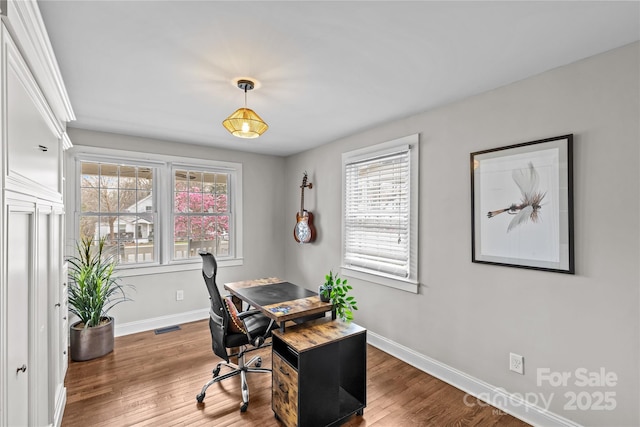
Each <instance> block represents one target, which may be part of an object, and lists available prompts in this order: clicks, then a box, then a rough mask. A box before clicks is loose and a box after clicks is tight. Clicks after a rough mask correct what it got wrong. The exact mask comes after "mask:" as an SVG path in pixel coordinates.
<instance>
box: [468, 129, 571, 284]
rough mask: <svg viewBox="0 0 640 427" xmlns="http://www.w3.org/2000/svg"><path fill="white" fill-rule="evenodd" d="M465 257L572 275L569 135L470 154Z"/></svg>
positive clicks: (501, 264) (489, 262) (474, 260)
mask: <svg viewBox="0 0 640 427" xmlns="http://www.w3.org/2000/svg"><path fill="white" fill-rule="evenodd" d="M470 171H471V261H472V262H474V263H482V264H493V265H500V266H506V267H517V268H527V269H534V270H543V271H551V272H557V273H566V274H575V262H574V242H573V237H574V235H573V233H574V232H573V134H568V135H562V136H556V137H553V138H547V139H540V140H537V141H530V142H525V143H521V144H514V145H509V146H505V147H500V148H493V149H489V150H484V151H477V152H474V153H471V155H470Z"/></svg>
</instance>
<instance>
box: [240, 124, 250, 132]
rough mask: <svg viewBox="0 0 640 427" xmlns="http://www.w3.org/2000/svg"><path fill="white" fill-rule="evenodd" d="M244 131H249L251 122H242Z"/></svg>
mask: <svg viewBox="0 0 640 427" xmlns="http://www.w3.org/2000/svg"><path fill="white" fill-rule="evenodd" d="M242 132H245V133H246V132H249V122H242Z"/></svg>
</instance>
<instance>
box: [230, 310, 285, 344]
mask: <svg viewBox="0 0 640 427" xmlns="http://www.w3.org/2000/svg"><path fill="white" fill-rule="evenodd" d="M244 325H245V327H246V328H247V332H248V333H249V335H251V336H252V337H258V336H265V335H266V332H267V329H269V325H271V319H269V318H268V317H267V316H265V315H264V314H260V313H256V314H254V315H252V316H248V317H246V318H245V319H244ZM275 326H276V325H275V323H273V324H272V325H271V329H274V328H275ZM268 335H270V334H268ZM268 335H267V336H268ZM246 344H249V339H248V338H247V335H246V334H232V333H228V334H227V336H226V340H225V346H226V347H240V346H241V345H246Z"/></svg>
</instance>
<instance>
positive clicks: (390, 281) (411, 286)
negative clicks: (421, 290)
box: [341, 267, 418, 294]
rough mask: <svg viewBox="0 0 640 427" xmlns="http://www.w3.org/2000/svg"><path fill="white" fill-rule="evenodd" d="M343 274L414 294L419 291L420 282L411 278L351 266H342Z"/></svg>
mask: <svg viewBox="0 0 640 427" xmlns="http://www.w3.org/2000/svg"><path fill="white" fill-rule="evenodd" d="M341 274H342V275H343V276H346V277H353V278H354V279H360V280H366V281H367V282H371V283H375V284H377V285H383V286H388V287H390V288H394V289H400V290H401V291H405V292H411V293H413V294H417V293H418V282H414V281H411V280H400V279H394V278H392V277H386V276H380V275H377V274H372V273H368V272H364V271H361V270H356V269H353V268H349V267H342V268H341Z"/></svg>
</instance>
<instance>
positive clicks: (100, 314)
mask: <svg viewBox="0 0 640 427" xmlns="http://www.w3.org/2000/svg"><path fill="white" fill-rule="evenodd" d="M105 240H106V238H104V237H103V238H102V239H100V240H99V241H98V243H97V245H95V246H94V244H93V240H92V239H91V238H90V237H84V238H82V239H81V240H80V241H79V242H78V243H76V250H77V252H78V255H77V256H73V257H70V258H68V261H69V311H70V312H71V313H73V314H75V315H76V316H78V318H79V319H80V320H79V321H78V322H76V323H74V324H73V325H71V328H70V329H71V330H70V337H69V338H70V347H71V360H74V361H84V360H90V359H95V358H97V357H101V356H104V355H105V354H107V353H110V352H112V351H113V342H114V328H113V324H114V320H113V317H109V316H108V313H109V310H111V309H112V308H113V307H114V306H115V305H116V304H119V303H121V302H123V301H130V299H129V298H128V297H127V295H126V294H125V292H124V287H123V286H122V285H121V284H120V283H119V282H118V280H119V279H118V278H117V277H115V276H114V274H113V273H114V271H113V270H114V268H115V266H116V264H117V262H116V261H115V260H114V258H113V256H109V255H105V254H104V253H103V251H104V244H105Z"/></svg>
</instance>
